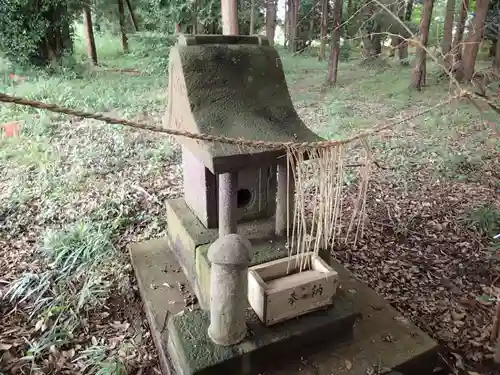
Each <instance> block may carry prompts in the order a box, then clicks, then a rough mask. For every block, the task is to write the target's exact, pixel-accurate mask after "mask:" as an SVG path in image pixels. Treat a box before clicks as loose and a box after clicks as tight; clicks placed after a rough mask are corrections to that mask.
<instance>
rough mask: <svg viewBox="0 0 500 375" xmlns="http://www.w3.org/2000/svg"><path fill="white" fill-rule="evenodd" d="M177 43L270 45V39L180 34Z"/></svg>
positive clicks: (244, 36) (250, 36)
mask: <svg viewBox="0 0 500 375" xmlns="http://www.w3.org/2000/svg"><path fill="white" fill-rule="evenodd" d="M177 44H179V45H184V46H192V45H202V44H261V45H264V46H268V45H269V40H268V39H267V38H266V37H264V36H262V35H220V34H212V35H210V34H201V35H180V36H179V38H178V39H177Z"/></svg>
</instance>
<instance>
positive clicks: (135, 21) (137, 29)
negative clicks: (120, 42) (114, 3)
mask: <svg viewBox="0 0 500 375" xmlns="http://www.w3.org/2000/svg"><path fill="white" fill-rule="evenodd" d="M125 2H126V3H127V8H128V13H129V15H130V21H131V22H132V25H134V30H135V31H139V28H138V27H137V20H136V19H135V14H134V11H133V10H132V5H131V4H130V0H125Z"/></svg>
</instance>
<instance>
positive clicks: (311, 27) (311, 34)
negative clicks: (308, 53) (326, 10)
mask: <svg viewBox="0 0 500 375" xmlns="http://www.w3.org/2000/svg"><path fill="white" fill-rule="evenodd" d="M309 17H311V19H310V20H309V33H308V35H307V39H308V40H309V45H311V44H312V41H313V39H314V17H315V14H314V7H313V9H312V10H311V14H310V15H309Z"/></svg>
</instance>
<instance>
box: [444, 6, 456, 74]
mask: <svg viewBox="0 0 500 375" xmlns="http://www.w3.org/2000/svg"><path fill="white" fill-rule="evenodd" d="M454 18H455V0H448V1H447V2H446V14H445V17H444V26H443V28H444V30H443V42H442V44H441V53H442V54H443V56H444V60H443V62H444V66H445V68H446V70H447V71H449V70H450V68H451V65H452V64H453V58H452V55H451V53H450V52H451V43H452V41H453V19H454Z"/></svg>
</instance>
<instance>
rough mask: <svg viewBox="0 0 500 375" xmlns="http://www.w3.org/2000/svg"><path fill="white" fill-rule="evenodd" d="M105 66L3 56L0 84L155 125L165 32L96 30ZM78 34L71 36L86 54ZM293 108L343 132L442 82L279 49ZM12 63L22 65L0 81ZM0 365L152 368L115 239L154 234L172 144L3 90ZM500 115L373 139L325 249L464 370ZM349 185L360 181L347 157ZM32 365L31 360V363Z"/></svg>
mask: <svg viewBox="0 0 500 375" xmlns="http://www.w3.org/2000/svg"><path fill="white" fill-rule="evenodd" d="M97 42H98V53H99V58H100V61H101V62H102V64H103V65H105V66H106V67H108V68H127V69H132V71H127V72H123V71H122V72H117V71H111V70H104V69H103V68H99V69H97V70H92V71H90V70H88V69H84V68H83V66H82V65H81V64H76V65H74V66H72V67H71V68H67V69H62V70H61V71H60V72H58V73H57V74H52V75H49V74H48V73H46V72H35V71H31V72H17V71H15V70H14V69H12V68H11V67H9V66H8V65H3V66H1V65H0V71H1V72H2V73H3V75H4V77H3V78H1V77H0V86H1V87H2V88H1V91H6V92H9V93H11V94H15V95H17V96H25V97H27V98H30V99H35V100H37V99H38V100H43V101H46V102H51V103H58V104H59V105H63V106H68V107H75V108H82V109H87V110H92V111H96V112H97V111H99V112H105V113H108V114H111V115H114V116H117V117H126V118H129V119H136V120H141V121H148V122H149V123H152V124H157V125H158V126H160V125H161V117H162V115H163V113H164V111H165V109H166V92H167V90H166V88H167V74H166V72H167V56H168V46H167V45H166V44H165V43H164V40H162V39H160V38H158V37H148V38H146V37H145V36H143V37H141V38H140V39H139V37H138V38H136V40H131V51H132V52H131V53H129V54H128V55H126V56H123V55H122V54H121V53H120V51H119V50H118V49H117V46H119V45H120V43H118V41H116V40H114V39H112V38H109V37H108V36H99V37H98V40H97ZM83 55H84V49H83V45H80V44H79V45H78V50H77V51H76V53H75V56H76V58H77V61H83ZM282 59H283V65H284V68H285V71H286V75H287V81H288V84H289V88H290V92H291V95H292V98H293V101H294V104H295V106H296V108H297V111H298V112H299V114H300V116H301V117H302V119H303V120H304V121H305V123H306V124H307V125H308V126H310V127H311V128H312V129H314V130H315V131H317V132H318V133H319V134H321V135H322V136H325V137H329V138H342V137H345V136H346V135H348V134H352V133H353V132H355V131H358V130H360V129H368V128H371V127H373V126H374V125H375V124H379V123H384V122H386V121H387V120H388V119H390V118H394V117H401V116H404V115H406V114H409V113H413V112H414V111H415V110H417V109H419V108H425V107H428V106H430V105H432V104H435V103H437V102H439V101H440V100H443V99H445V98H446V97H448V96H449V95H450V94H449V87H448V85H447V84H446V82H444V81H439V80H438V74H437V69H435V67H434V66H433V65H432V64H430V67H429V77H428V80H427V84H428V86H427V87H426V88H425V90H424V91H423V92H421V93H418V92H413V91H410V90H409V89H408V84H409V81H410V75H411V68H409V67H401V66H399V65H398V64H397V62H396V61H392V62H391V61H390V60H388V62H389V63H388V64H387V65H378V66H367V65H362V64H360V62H359V60H352V61H347V62H343V63H341V65H340V68H339V80H338V86H337V87H336V88H334V89H326V90H325V89H324V88H323V82H324V79H325V76H326V67H327V64H326V62H318V61H317V59H316V58H314V57H311V56H306V55H304V56H300V55H299V56H290V55H288V54H286V53H284V54H283V57H282ZM10 73H15V74H17V75H19V76H22V77H24V80H23V81H22V82H16V83H13V81H12V79H11V77H9V74H10ZM17 120H19V121H21V124H22V128H21V131H20V134H19V136H17V137H8V138H4V139H2V140H0V232H1V236H0V356H1V359H0V373H2V372H3V374H7V373H8V374H16V373H28V372H30V370H31V371H32V373H36V369H37V368H38V369H40V370H39V371H42V372H45V373H49V372H54V371H55V370H60V371H61V373H68V374H69V373H76V372H77V371H81V372H87V373H89V374H97V373H98V374H127V373H129V374H159V366H158V364H157V362H156V356H155V354H154V353H155V352H154V349H153V346H152V341H151V337H150V334H149V330H148V326H147V323H146V320H145V317H144V315H143V313H142V307H141V302H140V298H139V296H138V293H137V287H136V285H135V281H134V276H133V271H132V269H131V266H130V263H129V261H128V255H127V253H126V246H127V244H128V243H130V242H132V241H139V240H143V239H148V238H153V237H158V236H162V235H164V234H165V224H166V223H165V208H164V201H165V200H166V199H169V198H174V197H178V196H180V195H181V194H182V184H181V179H182V169H181V166H180V164H179V162H180V155H179V148H178V146H177V145H176V144H175V143H173V142H172V140H171V139H169V138H168V137H165V136H164V135H160V134H155V133H148V132H140V131H135V130H131V129H126V128H122V127H119V126H109V125H104V124H102V123H98V122H95V121H87V120H79V119H74V118H71V119H68V118H67V117H64V116H59V115H54V114H52V113H48V112H43V111H37V110H32V109H29V108H27V107H19V106H11V105H1V106H0V123H6V122H10V121H17ZM487 120H489V121H493V122H495V121H496V123H497V124H498V123H499V122H500V121H499V120H500V119H499V118H498V117H497V118H495V116H493V114H491V113H489V112H486V113H484V114H483V115H480V113H479V112H478V111H477V110H476V109H475V108H474V107H473V106H472V105H470V104H469V103H467V102H460V103H454V104H451V105H449V106H447V107H443V108H441V109H439V110H435V111H433V112H431V113H427V114H426V115H424V116H421V117H418V118H415V119H414V120H411V121H409V122H407V123H405V124H402V125H400V126H398V127H397V128H395V129H394V130H393V131H387V132H385V133H383V134H379V135H377V136H376V137H373V138H372V139H371V144H372V146H373V150H374V155H375V158H376V159H377V161H378V163H379V165H380V166H381V168H378V169H376V170H375V172H374V174H373V178H372V181H371V185H370V189H369V196H368V206H369V208H368V211H367V212H368V219H369V220H368V223H367V225H366V227H365V235H364V237H363V239H362V240H361V241H360V242H359V243H358V244H357V245H356V246H355V247H353V246H350V247H337V248H336V249H334V255H335V256H336V257H337V258H338V259H339V260H340V261H341V262H343V263H344V264H345V265H346V266H347V267H348V268H349V269H350V270H352V271H353V272H354V273H355V274H356V275H357V276H358V277H360V278H361V279H362V280H363V281H365V282H366V283H368V284H369V285H370V286H371V287H372V288H374V289H375V290H376V291H377V292H379V293H380V294H381V295H382V296H383V297H385V298H386V299H388V300H389V301H390V302H391V303H392V304H393V306H395V307H396V308H398V309H399V310H400V311H401V312H402V313H403V314H404V315H405V316H406V317H408V318H410V319H411V320H412V321H413V322H415V323H416V324H417V325H418V326H419V327H421V328H422V329H424V330H425V331H426V332H427V333H429V334H430V335H431V336H432V337H434V338H435V339H437V340H439V342H440V343H441V344H443V348H444V357H445V358H448V360H450V362H451V363H452V364H453V365H454V366H457V367H458V368H464V369H466V371H469V374H474V373H479V374H487V373H492V372H493V370H492V369H493V365H492V360H491V355H492V350H493V349H492V344H491V343H490V342H489V339H488V338H489V334H490V329H491V323H492V316H493V311H494V303H493V302H492V301H491V299H492V298H493V297H494V296H496V295H497V294H498V293H499V292H500V289H498V287H499V286H500V285H499V282H498V280H499V279H500V263H499V261H498V257H497V254H496V251H498V250H499V249H500V245H498V243H495V242H494V241H493V240H492V237H493V235H495V234H497V233H500V175H499V171H500V139H499V132H500V125H497V126H498V129H497V130H495V126H494V124H492V123H491V122H488V121H487ZM352 173H353V174H352V179H350V180H349V181H348V183H350V184H355V183H356V178H355V174H354V173H355V171H353V172H352ZM33 370H35V371H33Z"/></svg>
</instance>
